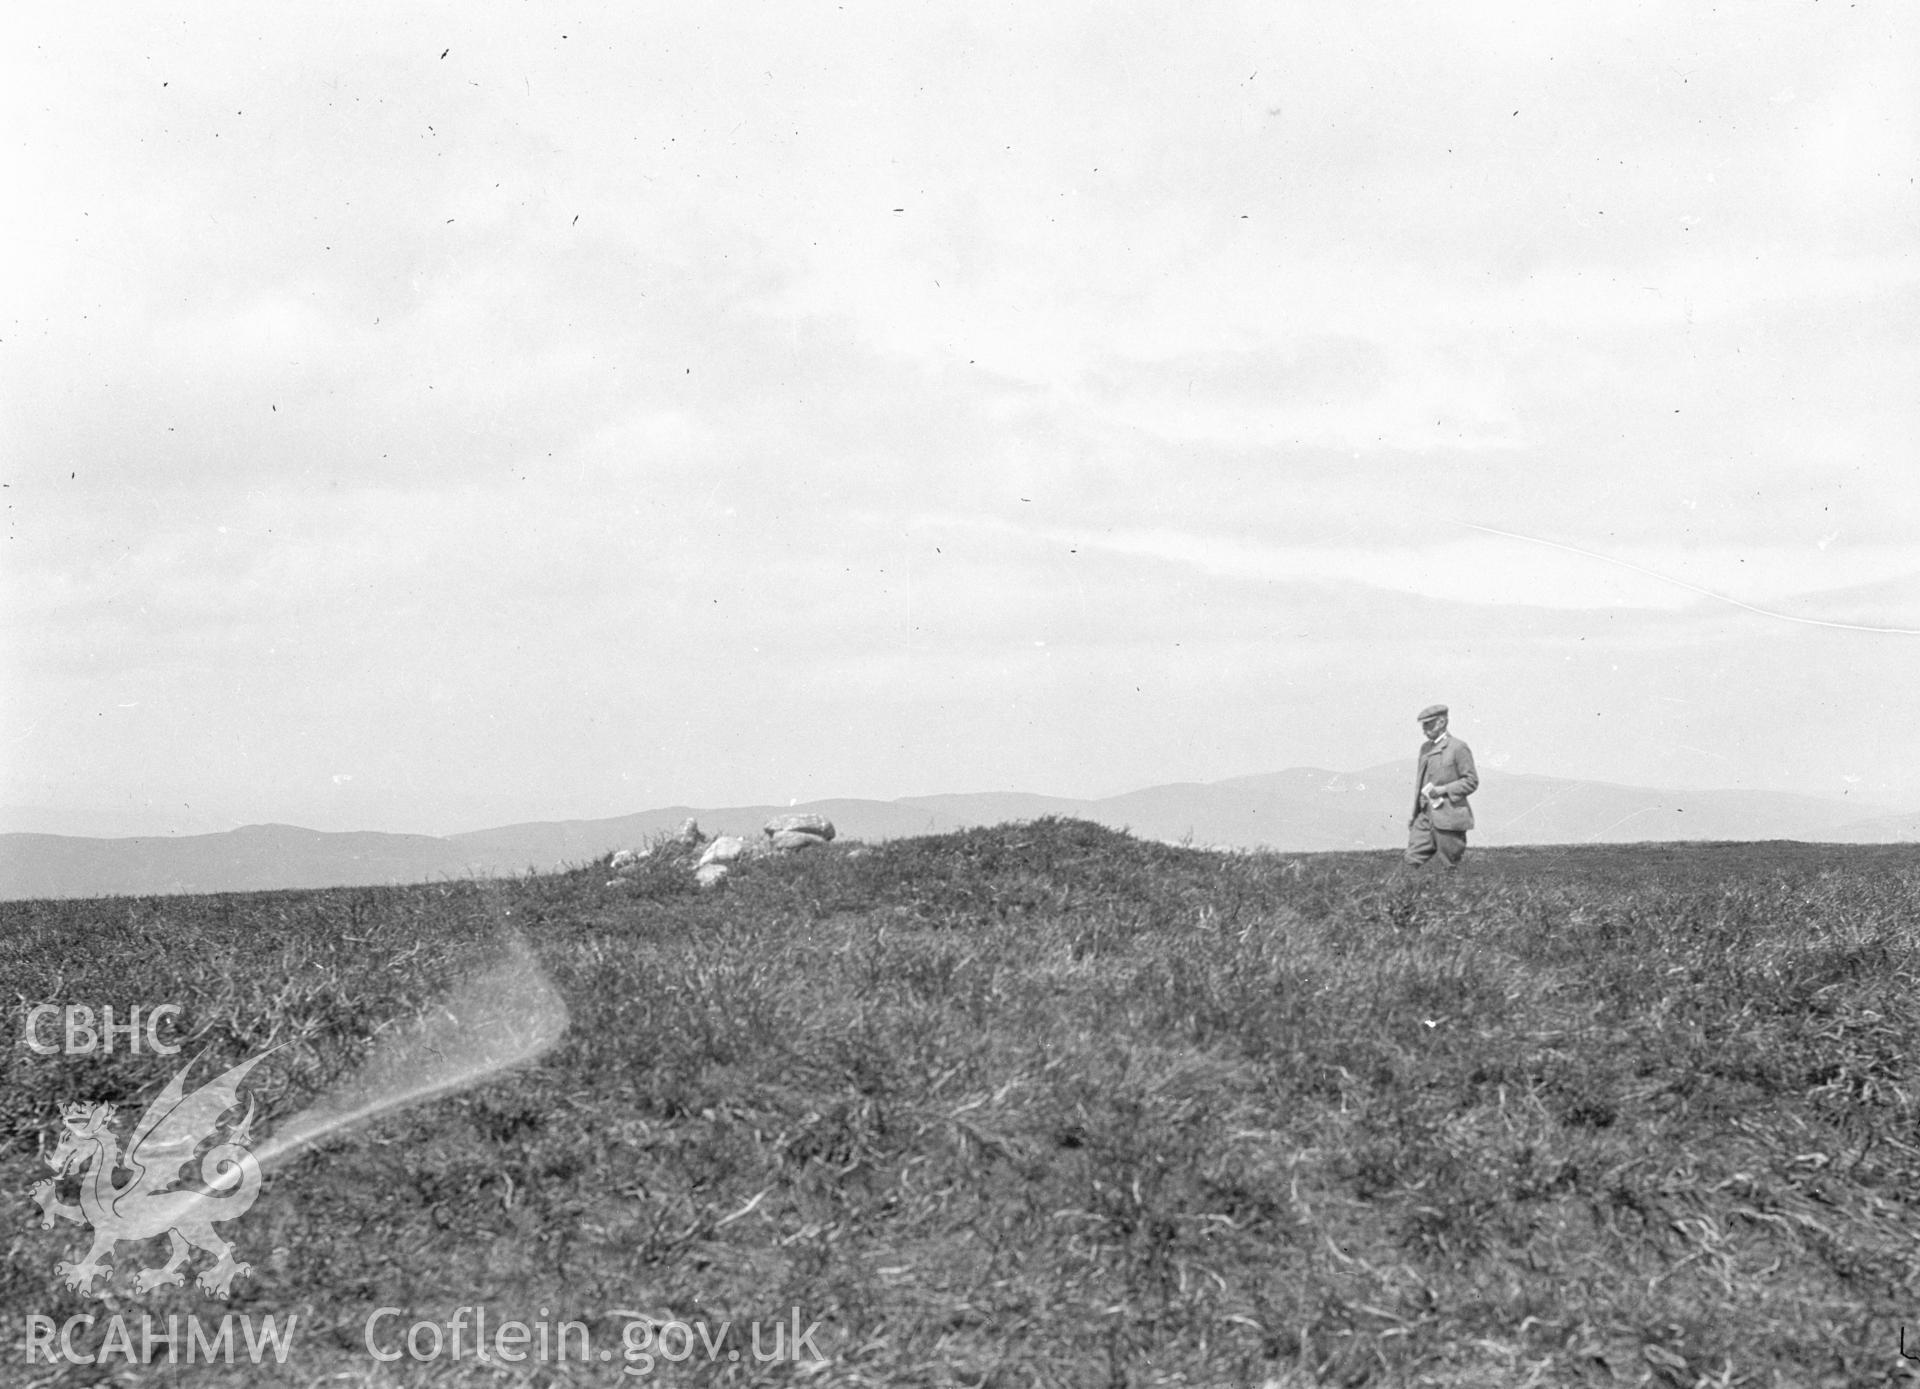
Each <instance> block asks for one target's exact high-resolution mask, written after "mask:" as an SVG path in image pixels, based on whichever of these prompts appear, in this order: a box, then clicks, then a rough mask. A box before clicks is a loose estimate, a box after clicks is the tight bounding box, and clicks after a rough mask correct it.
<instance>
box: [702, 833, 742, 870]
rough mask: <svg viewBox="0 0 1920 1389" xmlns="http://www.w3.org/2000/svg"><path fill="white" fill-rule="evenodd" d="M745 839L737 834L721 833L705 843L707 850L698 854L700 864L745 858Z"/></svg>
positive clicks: (729, 861)
mask: <svg viewBox="0 0 1920 1389" xmlns="http://www.w3.org/2000/svg"><path fill="white" fill-rule="evenodd" d="M746 854H747V841H746V840H744V839H742V838H740V836H739V835H737V834H723V835H721V836H720V837H719V838H718V839H716V840H714V841H713V843H711V844H709V845H707V851H706V852H705V853H703V854H701V855H700V862H701V864H702V866H705V865H707V864H714V863H732V862H733V861H734V860H735V859H739V858H745V857H746Z"/></svg>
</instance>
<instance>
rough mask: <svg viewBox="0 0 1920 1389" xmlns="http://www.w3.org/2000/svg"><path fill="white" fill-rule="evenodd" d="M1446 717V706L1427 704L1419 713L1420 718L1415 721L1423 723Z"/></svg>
mask: <svg viewBox="0 0 1920 1389" xmlns="http://www.w3.org/2000/svg"><path fill="white" fill-rule="evenodd" d="M1446 716H1447V706H1446V705H1444V704H1429V705H1428V706H1427V707H1426V708H1424V709H1422V710H1421V711H1420V717H1419V719H1418V720H1416V722H1419V723H1425V722H1426V721H1427V720H1428V719H1443V718H1445V717H1446Z"/></svg>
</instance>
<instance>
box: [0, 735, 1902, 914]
mask: <svg viewBox="0 0 1920 1389" xmlns="http://www.w3.org/2000/svg"><path fill="white" fill-rule="evenodd" d="M1407 770H1408V769H1407V767H1406V766H1405V765H1403V762H1401V761H1396V762H1390V763H1382V764H1380V765H1378V766H1374V767H1369V768H1366V769H1364V770H1362V771H1358V772H1332V771H1327V770H1325V769H1323V768H1317V767H1293V768H1288V769H1286V770H1284V771H1279V772H1269V773H1262V774H1257V775H1252V776H1241V777H1231V778H1228V779H1226V780H1222V781H1213V782H1175V783H1170V784H1167V785H1162V786H1151V787H1146V788H1143V789H1141V790H1138V791H1129V792H1125V793H1123V794H1120V795H1116V796H1108V797H1104V798H1099V799H1092V800H1083V799H1076V798H1072V797H1063V796H1046V795H1038V794H1033V793H1028V792H994V791H988V792H971V793H967V792H963V793H953V794H945V795H932V796H907V797H902V798H900V799H897V800H892V801H876V800H862V799H855V798H839V799H828V800H818V801H809V802H805V803H802V804H797V805H752V806H730V807H719V808H715V807H698V806H686V805H673V806H662V807H658V808H655V809H652V810H643V811H639V812H636V813H634V814H631V815H621V816H615V817H611V818H607V819H595V820H551V821H533V822H528V823H524V824H514V825H502V826H498V827H494V828H490V829H482V830H473V831H468V832H465V833H460V834H452V835H426V834H393V833H384V832H377V831H347V832H330V831H321V830H309V829H303V828H300V827H299V826H295V825H281V824H266V825H247V826H243V827H241V828H239V829H234V830H227V831H223V832H220V833H214V834H195V835H164V836H163V835H147V836H138V837H130V838H115V839H106V838H87V837H81V836H74V835H54V834H33V833H10V834H0V899H8V900H18V899H22V898H36V897H103V896H115V895H150V894H154V893H191V892H246V891H260V890H270V889H279V888H315V887H351V886H373V885H377V884H383V883H395V882H421V881H431V880H434V879H442V878H460V877H470V876H485V875H501V874H515V873H521V872H525V871H528V870H534V871H548V870H551V869H555V868H558V867H560V866H561V865H564V864H570V863H571V864H578V863H585V862H590V861H591V860H593V859H596V858H599V857H601V856H602V855H604V854H607V853H609V852H611V851H613V850H615V849H620V848H627V847H630V846H634V845H638V844H640V843H643V842H644V841H645V840H646V839H648V838H649V837H650V836H656V835H660V834H664V833H668V832H671V831H672V830H674V829H676V828H677V827H678V826H679V825H680V824H681V823H682V822H683V821H684V820H686V819H687V818H689V817H692V818H694V819H696V820H698V821H699V822H700V825H701V827H702V829H704V830H705V831H706V832H707V833H709V834H738V835H743V836H752V835H757V834H758V833H759V832H760V827H761V826H762V825H763V824H764V823H765V822H766V821H767V819H768V818H770V817H771V816H774V815H780V814H788V813H792V812H795V811H805V812H812V813H816V814H821V815H825V816H826V817H827V818H828V819H830V820H832V821H833V823H834V825H835V827H836V829H837V830H838V832H839V834H840V835H841V837H843V838H847V839H864V840H880V839H898V838H903V837H907V836H912V835H920V834H937V833H942V832H945V831H949V830H956V829H966V828H971V827H974V826H979V825H991V824H999V823H1003V822H1007V821H1021V820H1036V819H1040V818H1043V817H1045V816H1050V815H1052V816H1061V817H1065V818H1074V819H1082V820H1090V821H1093V822H1095V823H1097V824H1102V825H1107V826H1110V827H1112V828H1115V829H1124V830H1129V831H1131V832H1132V833H1133V834H1135V835H1138V836H1139V837H1141V838H1144V839H1158V840H1167V841H1172V842H1190V843H1193V844H1195V845H1200V846H1208V847H1217V848H1233V849H1262V848H1264V849H1274V850H1278V851H1282V852H1299V853H1305V852H1326V851H1330V850H1348V849H1382V848H1395V847H1398V845H1399V844H1400V843H1401V842H1402V836H1403V835H1404V833H1405V830H1404V826H1405V820H1406V813H1407V807H1406V806H1405V805H1404V804H1403V802H1404V801H1405V800H1406V799H1408V797H1409V795H1410V791H1411V787H1410V785H1409V784H1408V777H1407ZM1474 812H1475V815H1476V817H1477V819H1478V821H1479V828H1478V830H1476V832H1475V834H1474V836H1473V842H1474V844H1475V846H1476V847H1498V846H1502V845H1518V844H1594V843H1614V844H1620V843H1635V842H1642V841H1648V842H1672V841H1678V840H1775V839H1791V840H1807V841H1815V842H1831V843H1864V844H1885V843H1900V842H1906V841H1910V840H1920V814H1914V813H1906V814H1902V813H1900V812H1897V811H1894V810H1890V809H1888V808H1886V807H1876V806H1856V805H1851V804H1848V803H1847V802H1845V801H1840V800H1833V799H1828V798H1822V797H1817V796H1802V795H1775V794H1770V793H1766V792H1758V791H1732V790H1704V791H1702V790H1686V791H1677V790H1661V789H1656V788H1648V787H1633V786H1616V785H1613V784H1610V783H1606V782H1596V781H1580V780H1575V779H1571V778H1564V777H1551V776H1538V775H1532V774H1526V773H1513V774H1508V773H1502V772H1496V773H1494V774H1493V776H1492V777H1491V778H1489V779H1488V781H1487V782H1486V784H1484V785H1483V786H1482V788H1481V790H1480V792H1479V793H1478V794H1477V795H1476V796H1475V797H1474Z"/></svg>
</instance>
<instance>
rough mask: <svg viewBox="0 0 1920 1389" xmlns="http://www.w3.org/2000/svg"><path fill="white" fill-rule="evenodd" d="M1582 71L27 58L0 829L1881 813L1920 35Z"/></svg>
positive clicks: (752, 22) (761, 47)
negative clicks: (1552, 810)
mask: <svg viewBox="0 0 1920 1389" xmlns="http://www.w3.org/2000/svg"><path fill="white" fill-rule="evenodd" d="M1574 8H1575V7H1571V6H1569V7H1558V6H1548V5H1540V4H1538V3H1533V2H1532V0H1529V3H1522V4H1512V5H1489V4H1471V3H1469V4H1459V5H1433V4H1429V3H1419V4H1407V5H1390V4H1366V5H1356V4H1351V3H1346V2H1345V0H1342V3H1338V4H1333V3H1329V4H1293V5H1274V4H1261V5H1249V6H1245V7H1243V8H1239V9H1236V8H1234V7H1231V6H1226V5H1203V6H1174V5H1160V6H1152V7H1117V6H1114V5H1109V4H1103V5H1099V6H1078V5H1058V4H1055V5H1047V6H1038V5H999V4H982V3H966V4H950V5H949V4H938V3H936V4H927V5H914V6H899V5H869V4H861V3H848V4H844V5H842V4H824V5H823V4H809V3H780V4H754V5H731V6H710V5H705V4H701V5H695V4H682V5H671V4H669V5H638V4H629V5H605V6H596V5H565V6H562V5H551V4H539V3H514V4H497V3H476V2H475V0H462V3H459V4H450V5H446V6H440V7H434V6H401V7H396V6H392V5H387V4H363V3H351V2H349V3H343V4H335V5H328V6H261V5H258V4H245V5H239V4H236V5H216V4H209V3H189V4H186V5H183V6H177V7H165V8H162V7H149V6H135V7H123V6H103V5H79V6H64V5H63V6H43V7H39V8H37V9H35V10H33V11H32V12H28V11H15V12H14V13H11V14H10V15H9V16H8V18H7V20H6V25H7V27H8V28H9V30H10V31H11V33H10V37H9V42H8V43H7V45H6V51H7V53H8V55H9V56H8V57H7V58H5V59H4V60H0V62H3V63H4V64H5V66H6V69H7V70H6V72H5V79H6V80H5V82H4V88H5V91H4V96H0V102H4V106H3V107H0V117H3V118H4V127H3V128H4V135H3V136H0V150H3V151H4V155H3V157H4V160H5V164H4V167H0V175H4V178H5V183H6V186H7V188H8V189H9V193H8V196H7V198H6V199H5V200H4V203H5V205H4V207H3V208H0V218H4V219H5V220H4V224H3V225H4V233H5V237H6V242H7V247H8V254H7V255H6V256H5V257H4V269H3V271H0V273H4V276H5V281H4V298H3V299H0V314H3V317H0V390H3V392H4V394H3V395H0V410H3V411H4V414H0V483H4V485H5V490H4V492H0V498H4V502H5V516H6V531H5V537H4V548H3V549H0V554H4V556H5V559H4V564H5V570H4V581H5V586H4V596H3V597H0V602H3V603H4V609H3V610H0V618H3V620H4V627H3V628H0V631H3V632H4V643H5V645H4V652H3V654H4V686H3V687H0V700H3V702H0V727H4V749H5V751H4V760H3V761H0V776H3V777H4V782H3V783H0V789H3V790H4V807H3V808H0V809H3V811H4V822H3V823H0V828H6V829H44V830H52V831H56V832H65V833H103V834H119V833H134V832H163V831H172V832H185V831H193V830H205V829H221V828H228V827H231V826H233V825H237V824H241V823H246V822H254V821H266V820H277V821H287V822H292V823H296V824H302V825H309V826H312V827H314V828H320V829H348V828H375V829H392V830H417V831H426V832H449V831H455V830H463V829H473V828H479V827H482V826H487V825H493V824H499V823H504V822H508V821H513V820H521V819H534V818H554V817H587V816H603V815H614V814H620V813H625V812H629V811H634V810H640V809H644V808H647V807H651V806H656V805H664V804H672V803H679V802H684V803H690V804H696V805H701V804H705V805H716V804H729V803H743V802H749V803H750V802H767V801H776V802H785V801H787V800H790V799H803V800H804V799H808V798H812V797H820V796H830V795H852V796H875V797H893V796H901V795H911V794H916V793H929V792H940V791H972V790H999V789H1018V790H1031V791H1042V792H1051V793H1057V794H1065V795H1091V794H1109V793H1114V792H1118V791H1122V790H1127V789H1132V788H1135V787H1139V786H1144V785H1150V784H1153V783H1157V782H1165V781H1174V780H1210V779H1215V778H1221V777H1227V776H1235V775H1242V774H1247V773H1253V772H1262V771H1272V770H1278V769H1280V768H1283V767H1288V766H1298V765H1315V766H1323V767H1329V768H1336V769H1350V768H1358V767H1364V766H1367V765H1370V764H1373V763H1377V762H1379V761H1381V760H1383V759H1388V758H1396V757H1397V758H1405V759H1408V764H1409V767H1411V758H1412V756H1413V752H1414V749H1415V746H1416V745H1417V743H1418V738H1419V733H1418V729H1417V727H1416V725H1415V723H1414V714H1415V713H1416V711H1417V710H1418V709H1419V708H1420V706H1422V705H1424V704H1426V703H1428V702H1430V701H1433V700H1442V701H1446V702H1447V703H1449V704H1451V705H1452V707H1453V710H1454V725H1455V728H1456V731H1458V732H1459V733H1460V734H1462V735H1463V736H1464V737H1465V738H1466V739H1467V740H1468V741H1469V742H1470V743H1471V744H1472V745H1473V746H1474V748H1475V750H1476V752H1477V753H1478V754H1479V757H1480V761H1481V764H1482V768H1483V771H1485V772H1487V773H1489V774H1491V775H1498V774H1499V771H1500V770H1502V769H1504V770H1507V771H1512V772H1522V771H1526V772H1541V773H1552V774H1561V775H1569V776H1578V777H1589V778H1597V779H1602V780H1608V781H1615V782H1625V783H1637V784H1642V785H1660V786H1695V787H1704V786H1725V787H1748V788H1760V789H1772V790H1792V791H1799V792H1808V793H1813V794H1819V795H1830V796H1846V797H1848V798H1849V799H1851V800H1854V801H1856V802H1859V803H1861V804H1862V805H1863V808H1865V809H1868V810H1870V809H1872V808H1874V807H1877V806H1886V807H1889V808H1893V809H1902V810H1910V809H1914V808H1916V807H1920V719H1916V717H1915V715H1914V712H1913V710H1914V707H1915V705H1914V697H1913V689H1914V685H1915V680H1916V677H1917V676H1920V636H1916V635H1915V634H1914V633H1915V632H1916V631H1920V478H1917V477H1916V466H1915V465H1916V447H1915V446H1916V441H1917V436H1920V430H1917V429H1916V422H1917V421H1920V394H1917V393H1916V390H1915V383H1916V382H1920V335H1917V334H1916V322H1917V317H1920V315H1917V313H1916V311H1917V310H1920V256H1917V255H1916V242H1917V241H1920V230H1917V229H1920V216H1917V215H1916V214H1920V191H1917V190H1916V185H1915V182H1914V180H1915V171H1916V168H1920V82H1917V81H1916V73H1917V71H1920V65H1917V64H1916V59H1915V54H1916V53H1920V25H1916V23H1915V21H1914V18H1913V10H1912V7H1911V6H1909V5H1906V4H1894V3H1877V2H1876V0H1862V2H1861V3H1858V4H1854V5H1843V4H1837V3H1819V2H1818V0H1796V2H1795V3H1790V4H1780V3H1761V4H1749V5H1738V6H1718V7H1710V6H1708V5H1706V4H1673V5H1659V4H1635V5H1610V6H1583V7H1579V9H1580V10H1581V11H1583V12H1584V13H1581V14H1578V15H1575V14H1573V13H1571V12H1572V11H1573V10H1574ZM1866 629H1882V630H1866ZM1885 629H1892V630H1885ZM1409 774H1410V773H1409Z"/></svg>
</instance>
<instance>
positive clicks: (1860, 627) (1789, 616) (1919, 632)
mask: <svg viewBox="0 0 1920 1389" xmlns="http://www.w3.org/2000/svg"><path fill="white" fill-rule="evenodd" d="M1460 524H1461V525H1463V526H1465V527H1466V528H1467V529H1468V530H1470V531H1481V532H1483V533H1485V534H1487V535H1502V536H1505V537H1506V538H1507V539H1508V540H1524V541H1526V542H1527V544H1529V545H1545V546H1546V547H1547V548H1548V549H1550V550H1565V551H1566V552H1567V553H1568V554H1570V555H1581V556H1584V557H1585V558H1587V559H1597V560H1601V561H1603V562H1604V563H1607V564H1617V565H1619V566H1620V567H1621V568H1622V569H1631V570H1633V571H1634V572H1635V573H1636V574H1645V575H1646V576H1647V577H1648V578H1650V579H1659V580H1660V581H1661V582H1663V583H1669V584H1675V585H1677V586H1678V587H1680V588H1684V589H1688V590H1690V591H1691V592H1694V593H1698V594H1701V595H1702V596H1704V597H1707V598H1711V599H1714V600H1715V601H1716V602H1720V603H1726V604H1728V605H1729V606H1731V607H1736V608H1744V609H1746V611H1748V612H1750V613H1758V614H1760V616H1762V617H1777V618H1779V619H1780V620H1781V621H1782V622H1799V623H1804V624H1805V625H1806V626H1808V627H1837V628H1839V629H1840V630H1841V631H1843V632H1879V633H1881V634H1883V635H1886V636H1894V637H1920V628H1915V627H1874V626H1869V625H1868V624H1866V623H1863V622H1829V621H1827V620H1826V619H1825V618H1822V617H1801V616H1799V615H1798V614H1797V613H1783V612H1775V611H1774V610H1773V609H1772V608H1759V607H1755V606H1754V605H1753V604H1752V603H1743V602H1741V601H1740V600H1739V599H1738V598H1732V597H1729V596H1728V595H1726V594H1724V593H1715V592H1714V591H1713V590H1712V589H1710V588H1702V587H1700V585H1699V584H1690V583H1688V582H1687V581H1686V580H1685V579H1676V578H1674V577H1673V575H1671V574H1662V573H1661V572H1660V571H1659V570H1657V569H1649V568H1647V567H1646V566H1645V565H1643V564H1635V563H1634V562H1633V561H1632V560H1630V559H1619V558H1617V557H1616V556H1613V555H1603V554H1601V553H1600V552H1599V551H1597V550H1583V549H1581V548H1580V547H1579V546H1578V545H1565V544H1562V543H1561V542H1560V541H1558V540H1542V539H1541V538H1540V537H1539V536H1537V535H1521V534H1519V533H1517V532H1515V531H1503V530H1498V529H1496V528H1495V527H1493V526H1481V525H1476V524H1474V523H1473V522H1472V521H1462V522H1460Z"/></svg>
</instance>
